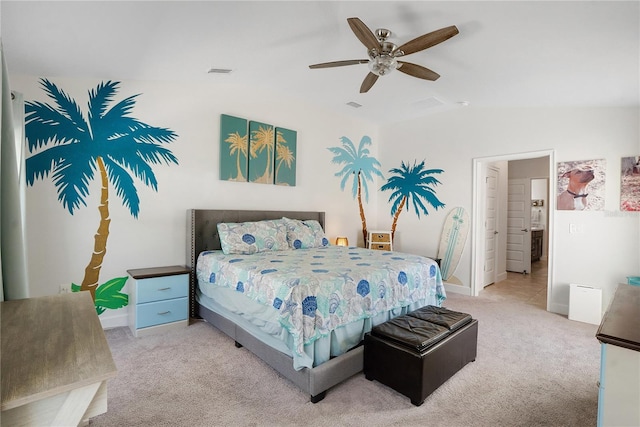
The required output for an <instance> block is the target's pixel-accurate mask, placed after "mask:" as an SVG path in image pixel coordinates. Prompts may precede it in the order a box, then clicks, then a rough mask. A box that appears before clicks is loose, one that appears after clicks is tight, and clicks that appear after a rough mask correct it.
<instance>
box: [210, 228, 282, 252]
mask: <svg viewBox="0 0 640 427" xmlns="http://www.w3.org/2000/svg"><path fill="white" fill-rule="evenodd" d="M218 235H219V236H220V246H221V247H222V252H223V253H225V254H227V255H228V254H244V255H247V254H254V253H256V252H264V251H283V250H289V244H288V242H287V227H286V223H285V222H284V221H283V220H281V219H274V220H264V221H254V222H237V223H236V222H221V223H219V224H218Z"/></svg>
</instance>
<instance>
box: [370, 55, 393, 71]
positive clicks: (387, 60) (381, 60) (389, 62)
mask: <svg viewBox="0 0 640 427" xmlns="http://www.w3.org/2000/svg"><path fill="white" fill-rule="evenodd" d="M368 66H369V71H371V72H372V73H373V74H375V75H376V76H386V75H387V74H389V73H390V72H392V71H393V70H395V69H396V68H398V61H397V60H396V58H394V57H393V56H391V55H386V54H382V55H378V56H376V57H375V58H371V59H370V60H369V64H368Z"/></svg>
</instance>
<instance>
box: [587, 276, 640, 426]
mask: <svg viewBox="0 0 640 427" xmlns="http://www.w3.org/2000/svg"><path fill="white" fill-rule="evenodd" d="M638 325H640V287H638V286H632V285H624V284H621V285H618V288H617V289H616V293H615V295H614V297H613V300H612V301H611V305H610V306H609V309H608V310H607V312H606V313H605V315H604V317H603V318H602V322H601V323H600V327H599V328H598V332H597V334H596V337H597V338H598V340H599V341H600V343H601V354H600V390H599V392H598V427H600V426H640V328H638Z"/></svg>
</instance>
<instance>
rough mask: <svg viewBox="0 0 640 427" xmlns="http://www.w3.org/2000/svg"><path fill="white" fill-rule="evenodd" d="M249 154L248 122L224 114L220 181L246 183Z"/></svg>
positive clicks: (221, 135)
mask: <svg viewBox="0 0 640 427" xmlns="http://www.w3.org/2000/svg"><path fill="white" fill-rule="evenodd" d="M248 154H249V141H248V140H247V120H246V119H242V118H240V117H234V116H229V115H226V114H222V115H221V116H220V179H222V180H226V181H241V182H246V181H247V176H248V175H247V166H248V163H247V162H248Z"/></svg>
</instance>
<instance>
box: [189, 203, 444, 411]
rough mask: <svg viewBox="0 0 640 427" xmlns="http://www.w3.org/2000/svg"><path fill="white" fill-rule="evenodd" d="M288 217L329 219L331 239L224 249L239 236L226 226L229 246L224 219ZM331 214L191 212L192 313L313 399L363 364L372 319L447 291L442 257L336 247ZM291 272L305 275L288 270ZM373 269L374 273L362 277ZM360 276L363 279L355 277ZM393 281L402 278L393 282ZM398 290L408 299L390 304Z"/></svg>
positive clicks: (432, 301) (438, 298)
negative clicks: (237, 250)
mask: <svg viewBox="0 0 640 427" xmlns="http://www.w3.org/2000/svg"><path fill="white" fill-rule="evenodd" d="M282 218H287V221H288V222H287V225H288V226H289V230H291V229H292V228H291V224H300V223H301V221H303V220H304V221H305V224H308V223H311V224H313V223H314V222H315V223H317V224H319V227H321V229H320V231H319V233H318V232H316V234H321V235H322V240H321V241H320V240H317V239H316V241H317V242H318V244H317V245H315V244H312V245H311V247H305V246H304V245H303V246H302V247H300V246H298V247H295V245H293V241H292V240H291V239H290V241H289V242H290V243H291V246H292V248H289V247H287V248H286V249H285V250H279V249H283V248H280V247H278V246H277V243H276V244H275V246H273V248H276V249H278V250H273V251H271V250H267V251H260V252H258V253H255V254H234V253H230V254H229V253H225V252H223V251H222V249H223V246H224V244H225V243H226V242H227V241H230V240H231V239H230V237H229V236H228V235H226V234H225V229H224V228H221V230H222V233H223V234H224V235H225V237H223V239H222V240H223V244H222V245H221V241H220V240H221V239H220V235H219V229H218V224H223V226H225V225H226V224H229V223H234V224H236V225H237V224H250V223H252V222H255V221H265V222H271V221H270V220H274V221H275V222H278V224H279V221H281V220H282ZM324 220H325V214H324V212H299V211H249V210H207V209H192V210H189V212H188V238H189V239H190V242H189V243H190V244H189V245H188V246H187V248H188V254H187V260H188V262H189V267H190V269H191V274H190V293H189V295H190V301H189V303H190V314H191V316H192V317H194V318H198V317H200V318H202V319H204V320H205V321H207V322H208V323H210V324H211V325H213V326H215V327H216V328H218V329H219V330H221V331H222V332H223V333H225V334H226V335H228V336H229V337H230V338H231V339H233V340H234V341H235V343H236V347H244V348H246V349H247V350H249V351H251V352H252V353H254V354H255V355H256V356H257V357H259V358H260V359H262V360H263V361H264V362H265V363H267V364H268V365H269V366H271V367H272V368H274V369H275V370H276V371H277V372H279V373H280V374H281V375H282V376H284V377H285V378H287V379H289V380H290V381H292V382H293V383H294V384H296V385H297V386H298V387H299V388H300V389H302V390H303V391H304V392H306V393H308V394H309V396H310V400H311V402H313V403H316V402H319V401H320V400H322V399H323V398H324V396H325V394H326V391H327V390H328V389H329V388H331V387H333V386H335V385H337V384H339V383H340V382H342V381H344V380H345V379H347V378H349V377H351V376H353V375H354V374H357V373H358V372H360V371H362V366H363V347H362V345H361V343H362V338H363V336H364V333H365V332H368V331H369V330H370V329H371V327H372V326H375V325H376V324H379V323H382V322H384V321H386V320H388V319H390V318H392V317H396V316H399V315H402V314H406V313H407V312H408V311H410V310H413V309H416V308H418V307H421V306H423V305H437V306H441V304H442V301H444V299H445V298H446V295H445V292H444V287H443V284H442V279H441V275H440V270H439V269H438V266H437V264H436V262H435V261H433V260H431V259H428V258H424V257H418V256H414V255H409V254H401V253H397V252H386V251H373V250H368V249H362V248H354V247H338V246H333V245H330V244H328V242H327V241H326V238H324V234H323V233H324V232H323V231H322V229H324ZM278 226H279V225H278ZM290 236H291V235H290V234H289V236H288V237H290ZM241 243H242V242H241ZM251 243H253V242H251ZM296 243H299V241H297V240H296ZM271 245H273V242H271ZM270 248H271V246H270ZM224 249H225V250H227V251H228V250H229V249H228V247H225V248H224ZM294 257H295V258H294ZM347 260H348V261H347ZM346 262H350V263H351V264H349V265H347V264H345V263H346ZM397 263H400V264H399V265H402V267H401V268H400V270H402V271H400V273H398V271H396V270H395V268H396V267H395V265H396V264H397ZM272 266H275V267H276V268H273V267H272ZM374 266H375V267H374ZM414 268H415V269H416V272H413V269H414ZM405 271H406V272H407V274H405ZM284 272H287V273H290V274H293V275H294V277H295V280H293V279H287V278H286V277H285V276H282V274H284ZM364 274H366V275H367V276H366V278H367V280H364V279H361V280H358V278H359V277H361V276H362V275H364ZM316 275H317V277H316ZM427 276H428V278H427ZM354 277H356V279H355V280H356V281H357V286H355V283H351V284H350V285H349V284H348V283H347V282H349V281H350V280H353V278H354ZM396 277H397V279H396ZM389 278H393V280H391V279H389ZM391 281H397V282H398V283H395V285H394V286H395V287H393V286H390V285H389V282H391ZM338 282H344V283H338ZM342 286H344V287H342ZM309 289H312V291H309ZM325 291H326V294H324V293H323V292H325ZM283 292H285V294H283ZM385 292H387V293H388V294H389V295H387V296H385V295H384V294H385ZM311 294H312V295H311ZM385 298H386V299H385ZM392 298H400V299H401V300H402V301H404V302H403V303H402V305H398V302H397V301H396V303H395V305H394V304H392V303H387V302H385V304H388V305H387V306H381V305H380V304H382V303H383V301H387V300H389V301H392ZM407 301H408V302H407ZM309 302H311V303H312V304H309ZM310 307H311V308H310Z"/></svg>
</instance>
